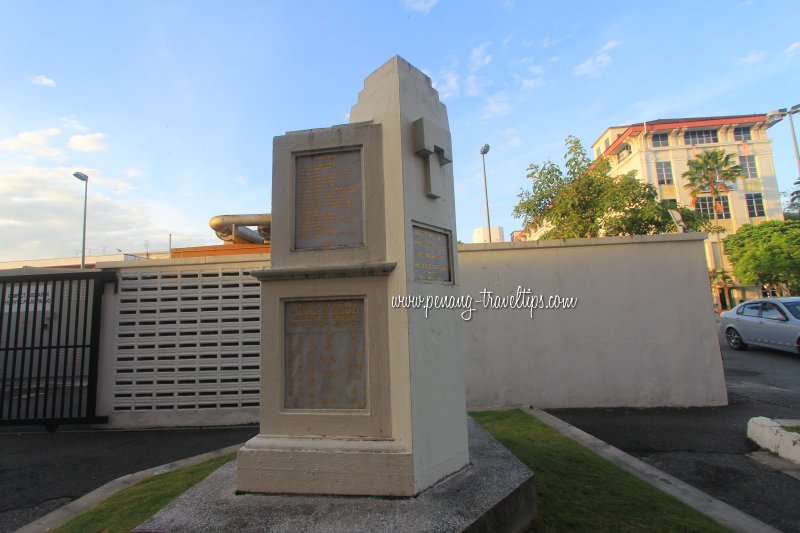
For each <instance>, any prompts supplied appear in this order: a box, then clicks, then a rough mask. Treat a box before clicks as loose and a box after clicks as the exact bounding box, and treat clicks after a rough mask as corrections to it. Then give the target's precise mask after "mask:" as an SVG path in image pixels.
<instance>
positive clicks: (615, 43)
mask: <svg viewBox="0 0 800 533" xmlns="http://www.w3.org/2000/svg"><path fill="white" fill-rule="evenodd" d="M621 44H622V41H618V40H616V39H611V40H610V41H608V42H607V43H606V44H604V45H603V48H601V49H600V51H601V52H605V51H608V50H613V49H614V48H616V47H617V46H619V45H621Z"/></svg>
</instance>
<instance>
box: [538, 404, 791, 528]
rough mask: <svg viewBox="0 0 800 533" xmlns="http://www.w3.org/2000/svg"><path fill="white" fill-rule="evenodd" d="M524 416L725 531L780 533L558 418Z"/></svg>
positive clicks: (539, 413)
mask: <svg viewBox="0 0 800 533" xmlns="http://www.w3.org/2000/svg"><path fill="white" fill-rule="evenodd" d="M523 410H524V411H525V412H526V413H529V414H530V415H531V416H534V417H535V418H537V419H538V420H540V421H541V422H544V423H545V424H547V425H548V426H550V427H552V428H553V429H555V430H556V431H558V432H559V433H561V434H562V435H564V436H565V437H568V438H570V439H572V440H574V441H575V442H577V443H578V444H581V445H583V446H585V447H587V448H589V449H591V450H592V451H593V452H595V453H596V454H598V455H600V456H601V457H603V458H605V459H607V460H609V461H611V462H612V463H614V464H615V465H617V466H618V467H620V468H622V469H623V470H625V471H626V472H628V473H630V474H633V475H634V476H636V477H637V478H639V479H641V480H642V481H645V482H647V483H649V484H650V485H652V486H654V487H655V488H657V489H659V490H661V491H663V492H666V493H667V494H669V495H670V496H672V497H674V498H677V499H678V500H680V501H682V502H683V503H685V504H686V505H688V506H689V507H691V508H693V509H695V510H697V511H699V512H701V513H703V514H704V515H706V516H708V517H710V518H712V519H714V520H716V521H717V522H719V523H720V524H722V525H723V526H725V527H728V528H730V529H732V530H733V531H737V532H740V533H758V532H764V533H780V531H779V530H777V529H775V528H774V527H772V526H770V525H768V524H765V523H764V522H762V521H760V520H758V519H756V518H753V517H752V516H750V515H749V514H746V513H743V512H742V511H740V510H738V509H736V508H734V507H731V506H730V505H728V504H727V503H725V502H722V501H720V500H717V499H716V498H714V497H712V496H710V495H708V494H706V493H705V492H703V491H701V490H699V489H697V488H695V487H692V486H691V485H689V484H688V483H685V482H683V481H681V480H680V479H678V478H676V477H673V476H671V475H669V474H667V473H666V472H662V471H661V470H659V469H657V468H654V467H652V466H650V465H649V464H647V463H645V462H643V461H640V460H639V459H636V458H635V457H632V456H630V455H628V454H627V453H625V452H623V451H622V450H620V449H618V448H615V447H613V446H611V445H610V444H607V443H605V442H603V441H602V440H600V439H598V438H596V437H593V436H592V435H589V434H588V433H586V432H584V431H581V430H580V429H578V428H576V427H574V426H572V425H570V424H568V423H566V422H564V421H563V420H561V419H560V418H556V417H554V416H553V415H549V414H547V413H545V412H544V411H542V410H540V409H534V408H523Z"/></svg>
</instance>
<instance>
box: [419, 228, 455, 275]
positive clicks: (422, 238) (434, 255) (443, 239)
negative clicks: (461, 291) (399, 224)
mask: <svg viewBox="0 0 800 533" xmlns="http://www.w3.org/2000/svg"><path fill="white" fill-rule="evenodd" d="M413 229H414V279H416V280H423V281H446V282H449V281H452V279H453V278H452V275H451V268H450V236H449V235H448V234H447V233H444V232H442V231H435V230H431V229H428V228H423V227H420V226H413Z"/></svg>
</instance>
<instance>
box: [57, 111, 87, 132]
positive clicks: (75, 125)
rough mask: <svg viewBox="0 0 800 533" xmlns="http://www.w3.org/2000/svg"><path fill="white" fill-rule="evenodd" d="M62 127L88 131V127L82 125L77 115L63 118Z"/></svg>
mask: <svg viewBox="0 0 800 533" xmlns="http://www.w3.org/2000/svg"><path fill="white" fill-rule="evenodd" d="M61 125H62V126H64V127H65V128H66V129H69V130H75V131H86V126H84V125H83V124H81V121H80V120H78V119H77V118H76V117H75V115H70V116H68V117H61Z"/></svg>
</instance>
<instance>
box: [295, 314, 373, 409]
mask: <svg viewBox="0 0 800 533" xmlns="http://www.w3.org/2000/svg"><path fill="white" fill-rule="evenodd" d="M284 313H285V325H284V399H283V403H284V407H285V408H287V409H365V408H366V406H367V380H366V375H365V372H364V368H365V365H366V362H365V360H364V353H365V349H364V300H363V299H350V300H313V301H293V302H286V303H285V307H284Z"/></svg>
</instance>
